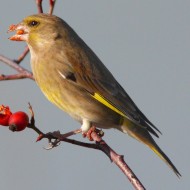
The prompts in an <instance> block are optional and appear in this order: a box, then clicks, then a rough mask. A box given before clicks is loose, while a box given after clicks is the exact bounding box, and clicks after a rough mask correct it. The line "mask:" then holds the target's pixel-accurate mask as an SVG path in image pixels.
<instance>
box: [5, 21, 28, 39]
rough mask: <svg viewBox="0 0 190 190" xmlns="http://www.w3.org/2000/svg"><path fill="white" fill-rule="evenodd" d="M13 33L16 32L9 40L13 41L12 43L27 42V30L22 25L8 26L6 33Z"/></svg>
mask: <svg viewBox="0 0 190 190" xmlns="http://www.w3.org/2000/svg"><path fill="white" fill-rule="evenodd" d="M13 31H16V34H15V35H13V36H11V37H10V38H9V40H13V41H27V40H28V30H27V28H26V27H25V26H24V25H22V24H17V25H14V24H12V25H10V26H9V29H8V31H7V32H13Z"/></svg>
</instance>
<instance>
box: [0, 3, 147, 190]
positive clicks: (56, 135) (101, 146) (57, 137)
mask: <svg viewBox="0 0 190 190" xmlns="http://www.w3.org/2000/svg"><path fill="white" fill-rule="evenodd" d="M42 1H43V0H36V5H37V9H38V13H42V12H43V7H42ZM55 2H56V0H49V14H52V13H53V10H54V6H55ZM28 52H29V49H28V47H26V48H25V50H24V51H23V53H22V54H21V55H20V56H19V57H18V59H16V60H11V59H9V58H7V57H5V56H3V55H0V61H1V62H3V63H5V64H7V65H8V66H10V67H12V68H13V69H14V70H16V71H17V72H18V73H17V74H13V75H4V74H0V81H3V80H14V79H23V78H29V79H32V80H34V77H33V74H32V73H31V72H30V71H28V70H27V69H25V68H23V67H22V66H20V65H19V63H21V62H22V60H23V59H24V58H25V57H26V55H27V54H28ZM29 109H30V111H31V121H30V124H29V125H28V128H31V129H32V130H34V131H35V132H36V133H38V135H39V136H38V138H37V141H40V140H41V139H43V138H46V139H48V140H49V144H50V147H49V148H48V149H51V148H53V147H56V146H58V144H59V143H60V142H61V141H63V142H67V143H71V144H74V145H78V146H82V147H86V148H92V149H97V150H101V151H102V152H104V153H105V154H106V155H107V156H108V157H109V159H110V160H111V161H112V162H114V163H115V164H116V165H117V166H118V167H119V168H120V169H121V171H122V172H123V173H124V174H125V175H126V176H127V178H128V179H129V181H130V182H131V184H132V185H133V187H134V188H135V189H136V190H145V187H144V186H143V185H142V183H141V182H140V181H139V179H138V178H137V177H136V176H135V174H134V173H133V171H132V170H131V169H130V168H129V166H128V165H127V164H126V162H125V161H124V157H123V156H122V155H118V154H117V153H116V152H115V151H114V150H113V149H111V147H109V146H108V145H107V144H106V142H105V141H104V140H103V139H102V138H101V136H99V135H98V134H97V133H96V132H92V133H91V137H92V139H93V141H94V142H95V143H84V142H80V141H77V140H74V139H70V138H68V137H70V136H72V135H75V134H78V133H80V132H81V130H80V129H78V130H75V131H71V132H69V133H66V134H60V132H59V131H55V132H52V133H47V134H45V133H43V132H42V131H41V130H39V129H38V128H37V127H36V126H35V119H34V112H33V110H32V107H31V106H29ZM53 140H54V141H53Z"/></svg>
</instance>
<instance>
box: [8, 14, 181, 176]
mask: <svg viewBox="0 0 190 190" xmlns="http://www.w3.org/2000/svg"><path fill="white" fill-rule="evenodd" d="M9 30H10V31H16V34H15V35H14V36H12V37H10V40H16V41H26V43H27V44H28V46H29V49H30V53H31V66H32V71H33V74H34V78H35V80H36V82H37V84H38V86H39V87H40V89H41V90H42V92H43V93H44V94H45V96H46V97H47V98H48V100H49V101H51V102H52V103H54V104H55V105H56V106H58V107H59V108H61V109H62V110H64V111H65V112H67V113H68V114H69V115H71V116H72V117H73V118H74V119H76V120H77V121H79V122H80V123H81V125H82V127H81V129H82V131H83V132H87V131H88V130H89V129H90V127H92V126H94V127H97V128H103V129H108V128H115V129H118V130H119V131H121V132H123V133H128V134H129V135H130V136H132V137H134V138H135V139H137V140H139V141H141V142H143V143H144V144H146V145H147V146H148V147H149V148H151V149H152V150H153V151H154V152H155V153H156V154H157V155H158V156H159V157H160V158H161V159H162V160H164V161H165V162H166V163H167V164H168V165H169V166H170V167H171V168H172V169H173V171H174V172H175V174H176V175H177V176H178V177H179V176H181V174H180V173H179V171H178V170H177V168H176V167H175V166H174V164H173V163H172V162H171V161H170V159H169V158H168V157H167V156H166V154H165V153H164V152H163V151H162V150H161V149H160V148H159V147H158V145H157V144H156V142H155V141H154V139H153V138H152V136H151V135H154V136H156V137H158V134H157V133H156V131H157V132H159V133H160V131H159V130H158V129H157V128H156V127H155V126H154V125H153V124H152V123H151V122H150V121H149V120H148V119H147V117H146V116H145V115H144V114H143V113H142V112H141V111H140V110H139V109H138V107H137V106H136V105H135V103H134V102H133V101H132V99H131V98H130V97H129V95H128V94H127V93H126V92H125V90H124V89H123V88H122V87H121V85H120V84H119V83H118V82H117V81H116V79H115V78H114V77H113V75H112V74H111V73H110V72H109V70H108V69H107V68H106V67H105V66H104V64H103V63H102V62H101V60H100V59H99V58H98V57H97V56H96V54H95V53H94V52H93V51H92V50H91V49H90V48H89V47H88V46H87V45H86V44H85V42H84V41H83V40H82V39H81V38H80V37H79V36H78V35H77V34H76V33H75V31H74V30H73V29H72V28H71V27H70V26H69V25H68V24H67V23H66V22H65V21H63V20H62V19H61V18H58V17H57V16H52V15H48V14H37V15H31V16H28V17H26V18H25V19H24V20H23V21H22V22H21V23H19V24H17V25H14V26H11V28H10V29H9Z"/></svg>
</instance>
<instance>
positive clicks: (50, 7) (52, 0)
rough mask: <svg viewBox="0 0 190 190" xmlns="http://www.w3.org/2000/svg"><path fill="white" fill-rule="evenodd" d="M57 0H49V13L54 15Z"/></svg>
mask: <svg viewBox="0 0 190 190" xmlns="http://www.w3.org/2000/svg"><path fill="white" fill-rule="evenodd" d="M55 2H56V0H49V14H50V15H52V13H53V10H54V7H55Z"/></svg>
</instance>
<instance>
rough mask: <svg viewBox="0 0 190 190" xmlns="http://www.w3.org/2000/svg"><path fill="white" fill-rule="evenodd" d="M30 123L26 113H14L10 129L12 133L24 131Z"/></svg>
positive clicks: (10, 121) (11, 117) (10, 119)
mask: <svg viewBox="0 0 190 190" xmlns="http://www.w3.org/2000/svg"><path fill="white" fill-rule="evenodd" d="M28 123H29V118H28V115H27V114H26V113H25V112H22V111H19V112H15V113H13V114H12V115H11V116H10V118H9V129H10V130H11V131H13V132H14V131H22V130H24V129H25V128H26V126H27V125H28Z"/></svg>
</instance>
